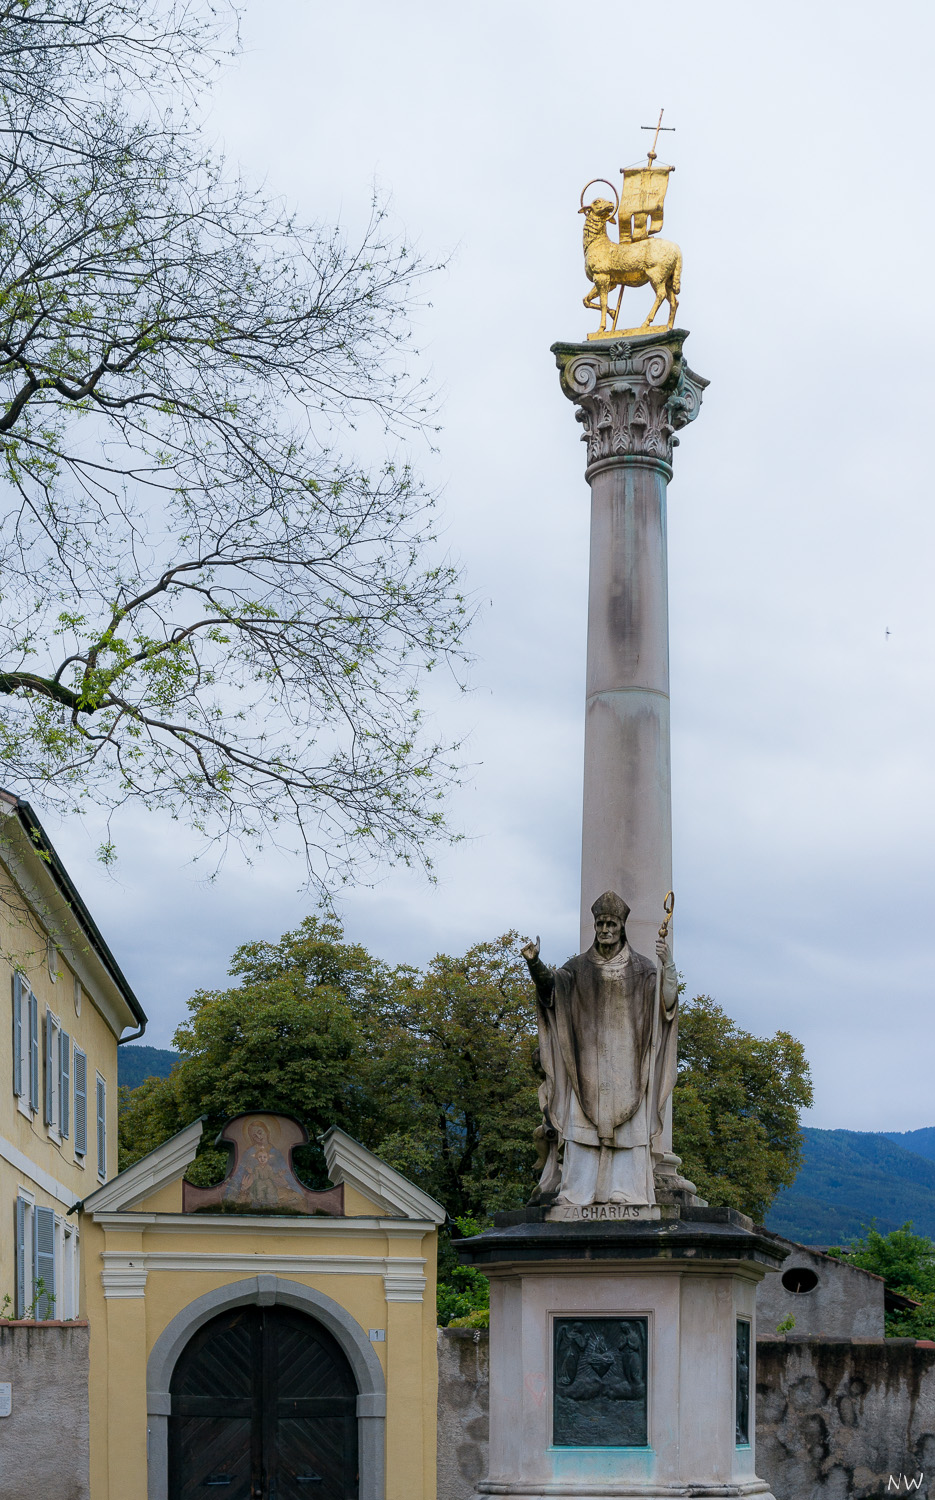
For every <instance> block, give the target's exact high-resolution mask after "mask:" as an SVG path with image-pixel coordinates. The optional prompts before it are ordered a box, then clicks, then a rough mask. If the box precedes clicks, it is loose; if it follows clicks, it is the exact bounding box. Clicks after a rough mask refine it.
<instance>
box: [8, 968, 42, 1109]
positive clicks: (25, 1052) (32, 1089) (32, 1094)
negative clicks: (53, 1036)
mask: <svg viewBox="0 0 935 1500" xmlns="http://www.w3.org/2000/svg"><path fill="white" fill-rule="evenodd" d="M13 1092H14V1094H15V1095H16V1100H17V1103H18V1105H19V1107H20V1109H21V1110H22V1111H23V1113H24V1114H29V1113H30V1111H32V1110H37V1109H38V1108H39V1002H38V1000H37V999H36V997H35V995H34V994H33V992H32V990H31V989H30V988H29V985H28V984H27V983H26V980H25V979H24V978H23V976H22V974H14V975H13Z"/></svg>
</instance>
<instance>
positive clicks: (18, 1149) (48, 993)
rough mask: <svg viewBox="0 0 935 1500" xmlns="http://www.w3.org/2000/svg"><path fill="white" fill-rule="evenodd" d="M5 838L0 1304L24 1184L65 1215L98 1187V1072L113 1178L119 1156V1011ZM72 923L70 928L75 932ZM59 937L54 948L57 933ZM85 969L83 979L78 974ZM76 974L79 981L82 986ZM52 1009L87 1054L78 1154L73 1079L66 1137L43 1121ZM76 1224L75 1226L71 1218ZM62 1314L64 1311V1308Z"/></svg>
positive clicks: (0, 959) (0, 912) (0, 918)
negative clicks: (32, 1038) (19, 984)
mask: <svg viewBox="0 0 935 1500" xmlns="http://www.w3.org/2000/svg"><path fill="white" fill-rule="evenodd" d="M2 851H3V846H2V844H0V1036H2V1037H4V1038H5V1044H4V1045H3V1046H2V1047H0V1303H2V1302H3V1298H4V1297H5V1296H7V1297H9V1298H10V1299H11V1302H12V1301H14V1300H15V1288H14V1284H13V1283H14V1276H15V1268H14V1267H15V1255H14V1203H15V1200H16V1196H17V1192H18V1189H19V1188H20V1187H25V1188H26V1189H27V1191H28V1192H29V1194H30V1195H31V1197H32V1199H33V1201H34V1202H35V1203H36V1204H37V1205H39V1206H41V1207H50V1208H54V1209H55V1211H56V1213H57V1214H60V1215H65V1214H66V1212H67V1210H68V1209H69V1208H70V1207H71V1206H72V1205H73V1204H74V1203H75V1202H76V1201H78V1200H80V1199H82V1198H84V1197H85V1196H86V1195H87V1194H88V1193H90V1192H92V1191H93V1190H94V1189H95V1188H96V1187H98V1186H99V1184H100V1181H101V1177H100V1176H99V1173H98V1155H97V1130H96V1121H97V1111H96V1097H95V1094H96V1090H95V1085H96V1078H97V1076H98V1074H99V1075H100V1076H101V1077H102V1078H103V1079H104V1081H105V1084H106V1121H107V1129H106V1157H107V1160H106V1162H105V1163H104V1164H103V1165H104V1168H105V1174H106V1175H107V1176H112V1175H113V1173H114V1171H115V1170H116V1161H117V1035H116V1032H115V1031H114V1029H113V1026H112V1024H111V1022H110V1021H108V1020H107V1019H105V1013H106V1012H107V1011H108V1010H110V1012H111V1013H112V1012H113V1005H112V1001H111V1002H108V1001H107V1000H106V999H105V998H104V997H103V996H102V995H101V994H99V993H96V987H95V983H94V967H95V966H94V964H93V962H91V961H90V958H89V954H88V945H87V944H86V943H85V942H84V941H83V939H82V936H81V934H80V932H79V931H77V930H76V929H75V926H74V924H73V923H71V924H69V923H68V922H67V921H64V920H61V919H62V915H63V914H62V912H61V911H56V910H55V908H54V905H51V906H50V907H49V909H48V910H45V909H42V907H41V905H40V904H39V903H37V905H40V909H39V910H38V911H37V910H36V909H34V906H33V905H32V904H31V902H30V901H29V900H28V899H27V898H26V897H25V896H24V894H23V892H22V890H21V889H20V888H19V886H18V885H17V883H16V882H15V880H14V878H13V876H12V875H11V873H10V870H9V869H8V868H7V866H6V864H5V863H4V862H3V859H2ZM69 926H70V927H71V931H69ZM51 932H54V933H55V940H54V941H53V942H52V945H51V948H50V943H49V939H50V933H51ZM17 970H18V971H19V972H20V974H21V975H22V976H23V979H24V982H25V984H26V985H28V987H29V988H30V989H31V990H32V992H33V994H34V995H35V996H36V1000H37V1002H38V1019H39V1100H38V1109H36V1110H32V1109H31V1108H30V1107H29V1105H28V1101H26V1100H23V1101H20V1100H18V1099H17V1097H16V1095H15V1094H14V1060H13V1047H12V1008H13V976H14V972H15V971H17ZM79 975H80V976H81V977H80V978H79ZM76 980H77V981H78V987H77V988H76ZM47 1012H51V1013H52V1015H53V1016H54V1018H55V1020H56V1021H57V1022H58V1023H59V1024H60V1025H61V1027H62V1029H63V1030H64V1031H65V1032H66V1033H67V1034H68V1036H69V1039H70V1054H71V1059H72V1062H73V1056H74V1053H73V1048H74V1046H78V1047H79V1048H80V1049H81V1051H82V1052H84V1053H85V1055H86V1057H87V1075H88V1097H87V1152H86V1154H85V1155H84V1156H82V1155H80V1154H79V1153H78V1152H76V1149H75V1146H76V1140H75V1119H74V1113H75V1111H74V1078H73V1074H72V1078H71V1080H70V1093H69V1125H68V1135H67V1137H65V1138H62V1137H60V1136H59V1134H58V1132H57V1131H56V1130H54V1129H53V1128H51V1127H49V1126H48V1125H46V1123H45V1113H44V1065H45V1018H46V1014H47ZM69 1222H70V1223H72V1224H73V1223H75V1222H76V1221H75V1219H74V1216H73V1215H72V1216H71V1219H70V1221H69ZM57 1311H61V1309H57Z"/></svg>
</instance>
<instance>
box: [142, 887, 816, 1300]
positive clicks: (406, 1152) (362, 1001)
mask: <svg viewBox="0 0 935 1500" xmlns="http://www.w3.org/2000/svg"><path fill="white" fill-rule="evenodd" d="M230 972H231V975H232V976H233V977H234V978H235V979H236V980H237V983H236V984H235V985H233V986H232V987H231V988H230V989H226V990H219V991H199V993H197V994H196V995H194V996H193V997H192V999H191V1000H190V1001H189V1007H188V1009H189V1014H188V1019H187V1020H186V1021H185V1022H184V1023H183V1024H182V1025H181V1026H180V1027H179V1029H178V1031H177V1032H176V1034H175V1039H174V1040H175V1046H176V1047H177V1049H178V1050H179V1052H180V1053H181V1060H180V1062H179V1063H178V1064H177V1065H176V1067H175V1068H174V1070H173V1072H172V1073H171V1074H170V1076H169V1077H168V1078H159V1079H149V1080H148V1081H147V1082H146V1083H144V1084H142V1085H141V1086H140V1087H138V1088H136V1089H133V1090H122V1097H121V1116H120V1149H121V1166H122V1167H126V1166H130V1165H131V1164H132V1163H133V1162H134V1161H136V1160H138V1159H139V1158H140V1157H141V1156H142V1155H144V1154H145V1153H146V1152H147V1151H149V1150H152V1149H153V1147H155V1146H157V1145H158V1144H159V1143H160V1142H161V1141H163V1140H165V1139H166V1138H167V1137H168V1136H169V1135H171V1134H172V1133H173V1132H174V1131H176V1130H179V1129H181V1128H182V1127H183V1126H184V1125H186V1124H189V1123H190V1122H191V1121H192V1120H194V1119H196V1118H197V1117H198V1116H199V1115H206V1116H207V1120H206V1128H205V1134H204V1147H203V1149H202V1151H201V1153H200V1155H199V1157H198V1159H197V1160H196V1162H195V1164H194V1166H193V1168H192V1169H191V1170H190V1173H189V1175H190V1177H191V1178H192V1180H193V1181H198V1182H202V1183H204V1182H210V1181H216V1180H218V1179H219V1178H220V1176H221V1175H222V1173H223V1171H224V1170H225V1168H226V1164H227V1156H226V1154H223V1155H222V1154H221V1153H220V1152H217V1151H215V1150H214V1148H213V1145H212V1142H213V1139H214V1135H215V1133H216V1131H217V1130H219V1128H220V1126H221V1125H222V1124H223V1122H224V1120H225V1119H226V1118H228V1117H229V1116H230V1115H233V1114H238V1113H241V1112H242V1111H246V1110H251V1109H256V1110H280V1111H283V1112H284V1113H286V1114H292V1115H295V1116H296V1117H297V1118H298V1119H299V1120H301V1121H302V1123H303V1124H304V1125H305V1126H306V1127H307V1129H308V1132H309V1135H310V1137H311V1144H310V1145H309V1146H308V1147H306V1148H303V1151H302V1153H300V1154H299V1156H298V1158H297V1165H298V1167H299V1169H300V1171H301V1172H302V1175H303V1177H304V1179H305V1180H306V1181H307V1182H308V1183H309V1185H310V1186H312V1187H321V1186H324V1185H325V1182H326V1181H327V1179H326V1175H325V1163H324V1160H323V1157H322V1153H321V1150H320V1148H319V1147H318V1145H317V1144H316V1138H317V1137H318V1136H319V1135H321V1134H322V1133H323V1132H324V1131H325V1130H327V1129H328V1127H329V1126H331V1125H340V1126H341V1127H342V1128H343V1129H345V1130H347V1131H348V1132H349V1133H350V1134H351V1135H353V1136H354V1137H355V1138H356V1139H358V1140H360V1141H361V1142H363V1144H364V1145H366V1146H368V1147H369V1148H370V1149H371V1150H372V1151H374V1152H376V1154H377V1155H379V1156H380V1157H381V1158H382V1159H383V1160H384V1161H386V1162H388V1163H389V1164H390V1165H391V1166H393V1167H395V1168H396V1169H397V1170H398V1171H400V1172H403V1173H404V1174H405V1175H406V1176H407V1177H409V1178H410V1179H411V1180H412V1181H414V1182H416V1183H417V1184H418V1185H419V1186H420V1187H422V1188H424V1189H425V1191H426V1192H428V1193H430V1194H431V1195H432V1196H433V1197H434V1198H436V1199H438V1201H439V1202H440V1203H442V1204H443V1205H444V1207H445V1209H446V1210H447V1213H448V1215H449V1228H450V1232H451V1234H453V1235H454V1236H457V1235H458V1234H462V1233H474V1232H476V1230H477V1229H478V1228H479V1227H483V1226H484V1225H485V1224H487V1223H489V1222H490V1216H491V1215H492V1213H493V1212H494V1211H495V1210H497V1209H510V1208H519V1207H521V1206H522V1204H523V1203H525V1202H526V1201H527V1200H528V1198H529V1195H530V1192H531V1190H532V1188H533V1186H534V1183H535V1162H536V1153H535V1150H534V1148H533V1142H532V1133H533V1130H534V1128H535V1126H536V1125H537V1124H538V1122H539V1118H540V1114H539V1106H538V1102H537V1096H536V1090H537V1079H536V1076H535V1073H534V1070H533V1053H534V1049H535V1045H536V1040H537V1035H536V1021H535V1007H534V1000H533V995H532V991H531V986H530V984H529V980H528V975H527V972H526V967H525V965H524V963H523V961H522V959H521V957H520V955H519V942H518V938H517V935H516V933H512V932H511V933H506V934H505V935H504V936H502V937H500V938H497V939H496V940H495V941H493V942H488V943H478V944H476V945H475V946H474V947H472V948H470V949H468V951H467V952H466V953H465V954H463V955H461V956H458V957H452V956H451V955H447V954H439V955H437V956H436V957H435V958H434V959H432V961H431V962H430V963H429V964H428V965H427V967H426V968H425V969H424V970H417V969H414V968H411V967H408V966H405V965H402V966H398V967H395V968H393V967H390V966H389V965H386V964H384V963H381V962H380V961H379V960H378V959H375V958H374V957H373V956H372V955H371V954H369V953H368V952H367V951H366V949H364V948H362V947H361V946H359V945H356V944H349V943H347V942H345V940H344V933H343V930H342V928H341V926H340V924H339V923H338V922H337V921H335V920H334V919H332V918H321V917H307V918H306V919H305V921H304V922H303V923H302V924H301V926H300V927H299V928H297V929H296V930H295V931H294V932H288V933H286V934H285V935H284V936H283V937H282V938H281V939H280V940H279V942H278V943H268V942H254V943H247V944H245V945H244V946H243V947H241V948H239V949H238V950H237V952H236V953H235V954H234V958H233V961H232V963H231V969H230ZM681 1046H682V1056H681V1061H680V1075H679V1082H678V1086H677V1088H676V1092H675V1146H676V1149H677V1150H678V1151H679V1152H680V1153H681V1155H682V1156H683V1161H684V1166H683V1170H684V1171H686V1172H687V1174H688V1175H689V1176H690V1177H692V1178H693V1179H694V1181H695V1182H696V1183H697V1184H698V1186H699V1188H700V1190H701V1192H702V1194H703V1196H704V1197H706V1198H708V1199H709V1200H710V1201H711V1202H712V1203H715V1204H728V1205H730V1206H733V1207H737V1208H740V1209H743V1210H744V1211H745V1212H748V1213H753V1214H754V1215H755V1216H756V1217H762V1214H763V1213H765V1211H766V1208H767V1207H768V1205H769V1201H770V1199H771V1197H772V1195H773V1194H774V1193H775V1192H776V1191H777V1190H778V1188H779V1186H781V1185H782V1184H783V1183H784V1182H787V1181H791V1179H792V1177H793V1176H794V1175H795V1170H796V1164H797V1153H798V1110H799V1109H800V1108H801V1107H802V1106H803V1105H804V1104H806V1103H807V1102H808V1101H809V1099H810V1097H811V1093H810V1086H809V1084H808V1070H807V1067H806V1064H805V1060H804V1057H803V1055H802V1049H801V1047H800V1046H799V1044H798V1043H797V1042H795V1041H794V1040H793V1039H792V1038H791V1037H789V1036H787V1035H786V1034H785V1033H782V1032H780V1033H778V1034H777V1035H776V1036H775V1037H772V1038H770V1039H767V1040H763V1039H759V1038H756V1037H752V1036H750V1035H748V1034H747V1033H746V1032H743V1031H740V1030H739V1029H738V1028H737V1027H735V1026H734V1025H733V1023H732V1022H731V1021H729V1020H728V1018H727V1017H726V1016H725V1015H724V1014H723V1012H722V1011H721V1010H720V1009H719V1008H718V1007H717V1006H716V1005H714V1003H713V1002H712V1001H710V1000H708V999H706V998H703V997H702V998H700V999H698V1000H696V1001H693V1002H692V1003H691V1004H689V1005H687V1006H685V1007H684V1008H683V1011H682V1022H681ZM486 1306H487V1301H486V1282H485V1280H484V1278H483V1277H482V1276H481V1275H480V1273H479V1272H475V1271H470V1270H465V1269H464V1268H462V1267H459V1266H458V1264H457V1256H456V1254H455V1251H454V1249H453V1245H452V1243H451V1239H450V1237H448V1236H447V1235H446V1236H443V1243H442V1245H441V1248H440V1259H439V1316H440V1317H441V1318H442V1320H443V1321H445V1322H447V1321H448V1320H449V1319H459V1320H460V1319H462V1318H465V1317H467V1318H468V1319H474V1321H475V1322H476V1321H477V1319H481V1320H482V1319H483V1316H484V1308H485V1307H486Z"/></svg>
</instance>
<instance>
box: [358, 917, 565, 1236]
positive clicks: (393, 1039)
mask: <svg viewBox="0 0 935 1500" xmlns="http://www.w3.org/2000/svg"><path fill="white" fill-rule="evenodd" d="M535 1045H536V1024H535V1015H534V1011H533V1006H532V1004H531V1001H530V995H529V983H528V976H527V972H526V966H525V964H524V962H523V960H522V958H521V957H520V956H519V952H518V939H517V934H516V933H515V932H510V933H506V934H505V935H504V936H503V937H500V938H497V939H496V941H495V942H491V943H478V944H477V945H476V946H475V947H473V948H470V949H469V950H468V951H467V953H465V954H464V955H463V957H460V958H453V957H450V956H448V955H447V954H439V955H438V956H437V957H436V958H434V959H433V960H432V962H431V963H430V964H429V966H428V968H427V970H426V972H425V973H424V974H420V973H417V972H415V971H411V970H399V971H398V972H397V975H396V983H395V986H394V989H393V992H392V1004H391V1005H390V1006H388V1007H387V1009H386V1011H385V1012H384V1015H383V1017H382V1024H381V1027H380V1030H379V1032H378V1033H377V1034H376V1035H375V1036H374V1037H373V1038H372V1056H373V1057H374V1061H375V1066H376V1071H377V1072H378V1073H379V1075H380V1080H381V1083H380V1090H379V1092H377V1091H376V1089H375V1090H374V1097H375V1098H377V1099H378V1101H379V1103H380V1107H381V1123H382V1125H383V1127H384V1128H382V1129H378V1130H377V1133H376V1135H375V1137H374V1140H375V1145H376V1149H377V1150H378V1151H379V1153H380V1155H381V1156H383V1157H384V1158H385V1159H386V1160H387V1161H389V1162H391V1163H392V1164H393V1165H394V1166H395V1167H397V1168H398V1169H399V1170H400V1171H401V1172H404V1173H405V1174H406V1175H407V1176H409V1177H411V1178H413V1180H414V1181H416V1182H419V1183H420V1184H421V1185H422V1186H424V1187H425V1188H426V1190H427V1191H428V1192H430V1193H432V1194H433V1196H434V1197H436V1198H437V1199H438V1200H439V1201H440V1202H441V1203H444V1205H445V1207H446V1208H447V1209H448V1212H449V1213H450V1214H451V1215H452V1216H453V1217H457V1216H459V1215H465V1214H468V1215H479V1216H483V1215H485V1214H490V1213H492V1212H493V1211H494V1210H495V1209H500V1208H516V1207H519V1206H520V1205H521V1204H522V1203H523V1202H524V1201H525V1200H526V1198H527V1197H528V1196H529V1192H530V1190H531V1187H532V1183H533V1167H534V1164H535V1159H536V1158H535V1151H534V1148H533V1145H532V1132H533V1130H534V1128H535V1126H536V1124H537V1123H538V1119H539V1109H538V1103H537V1099H536V1089H537V1083H536V1079H535V1076H534V1073H533V1069H532V1055H533V1050H534V1048H535ZM386 1126H390V1127H391V1128H386Z"/></svg>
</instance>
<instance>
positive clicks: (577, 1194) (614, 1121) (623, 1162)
mask: <svg viewBox="0 0 935 1500" xmlns="http://www.w3.org/2000/svg"><path fill="white" fill-rule="evenodd" d="M591 911H592V913H593V915H594V942H593V944H592V945H591V947H590V948H589V949H588V951H587V952H586V953H579V954H578V956H577V958H570V959H569V960H568V961H567V963H564V964H562V966H561V968H559V969H550V968H548V967H547V966H546V965H545V964H544V963H543V962H542V960H541V959H540V957H539V940H538V938H537V939H536V941H535V942H531V943H527V944H526V946H525V947H524V948H523V950H522V952H523V957H524V958H525V960H526V962H527V964H528V965H529V972H530V974H531V975H532V978H533V981H534V982H535V986H536V996H537V1006H536V1009H537V1011H538V1018H539V1063H540V1071H541V1074H542V1075H543V1082H542V1085H541V1087H540V1090H539V1100H540V1103H541V1105H542V1112H543V1129H542V1131H541V1132H540V1135H541V1136H542V1137H544V1138H545V1139H547V1140H549V1141H550V1142H551V1146H550V1148H549V1149H547V1150H546V1151H545V1152H544V1153H543V1154H545V1156H546V1160H545V1163H544V1171H543V1173H542V1178H541V1181H540V1184H539V1191H538V1195H537V1196H538V1197H539V1200H540V1201H542V1202H553V1203H554V1204H555V1206H556V1207H568V1208H571V1207H584V1206H586V1205H589V1204H592V1203H618V1204H633V1205H643V1204H649V1205H651V1204H654V1203H655V1201H656V1196H655V1188H654V1182H653V1143H654V1142H656V1147H657V1151H661V1149H662V1148H661V1144H660V1142H661V1136H662V1131H663V1123H664V1118H665V1107H666V1102H667V1100H668V1098H669V1095H670V1094H671V1093H672V1089H673V1086H674V1084H675V1073H676V1031H677V1028H676V1013H677V1009H678V975H677V974H676V969H675V964H674V963H673V962H672V953H671V950H670V948H669V945H668V940H667V938H666V937H665V936H664V935H663V932H662V931H660V935H659V937H658V938H657V940H656V960H657V961H656V962H655V963H654V962H653V961H652V960H651V959H648V958H644V956H643V955H642V954H641V953H637V952H635V951H634V949H632V948H631V947H630V945H629V943H628V942H627V934H626V922H627V917H628V915H629V911H630V908H629V907H628V906H627V904H626V902H625V901H623V900H621V898H620V897H619V896H618V895H616V894H615V892H613V891H605V893H604V895H603V896H600V897H599V898H598V900H597V901H595V903H594V905H593V906H592V908H591ZM563 1143H564V1150H563V1153H562V1157H561V1161H559V1148H560V1147H561V1146H562V1144H563ZM686 1185H687V1184H686Z"/></svg>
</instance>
